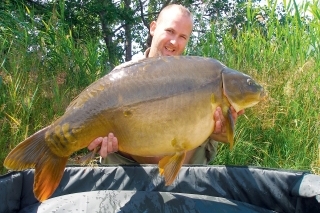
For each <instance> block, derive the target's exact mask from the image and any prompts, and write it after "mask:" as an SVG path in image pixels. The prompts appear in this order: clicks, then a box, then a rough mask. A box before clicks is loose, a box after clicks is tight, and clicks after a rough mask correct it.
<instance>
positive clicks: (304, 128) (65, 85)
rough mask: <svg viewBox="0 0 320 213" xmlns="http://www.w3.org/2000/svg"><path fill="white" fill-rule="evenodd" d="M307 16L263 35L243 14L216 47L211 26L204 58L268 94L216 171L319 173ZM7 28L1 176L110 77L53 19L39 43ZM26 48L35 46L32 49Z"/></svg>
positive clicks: (26, 28) (2, 51) (313, 54)
mask: <svg viewBox="0 0 320 213" xmlns="http://www.w3.org/2000/svg"><path fill="white" fill-rule="evenodd" d="M294 8H295V7H294V5H287V7H286V9H287V10H288V11H289V10H291V9H294ZM269 9H270V10H271V11H272V10H274V8H272V7H271V8H269ZM305 9H308V10H310V11H311V12H312V13H313V14H314V18H313V19H312V20H310V22H309V23H308V26H309V27H308V28H306V27H304V26H305V25H304V19H303V18H302V17H301V16H300V15H298V14H299V13H293V14H295V15H294V16H293V17H292V18H290V20H289V19H288V20H286V21H285V22H279V21H278V20H277V19H276V18H275V17H271V18H270V20H269V21H268V25H267V31H262V28H259V27H257V26H258V25H257V24H259V23H257V20H255V16H256V13H255V12H252V11H251V10H250V8H248V14H247V16H248V19H249V20H251V22H250V23H249V24H248V26H247V27H246V29H245V30H240V31H239V32H238V37H237V38H236V39H234V38H233V37H232V34H231V33H225V34H224V35H223V36H222V40H221V41H220V40H219V41H218V40H217V39H216V38H217V35H216V33H217V31H216V29H215V28H214V26H213V27H212V32H210V33H208V34H207V36H206V38H205V39H204V41H205V42H203V44H202V45H200V49H199V52H201V55H202V56H208V57H214V58H217V59H219V60H221V61H222V62H223V63H225V64H226V65H227V66H228V67H231V68H234V69H238V70H240V71H243V72H245V73H248V74H249V75H251V76H253V77H254V78H255V79H256V80H257V81H258V82H260V83H261V84H262V85H263V86H264V87H265V89H266V91H267V92H268V100H267V101H265V102H262V103H259V104H258V105H257V106H255V107H253V108H250V109H247V110H246V113H245V115H243V116H240V117H239V119H238V121H237V125H236V134H235V140H236V145H235V147H234V149H233V150H229V147H228V145H224V144H221V145H220V147H219V153H218V156H217V158H216V159H215V160H214V162H213V164H232V165H253V166H263V167H273V168H286V169H299V170H300V169H302V170H312V171H314V172H316V173H319V171H320V169H319V167H320V159H319V143H320V132H319V129H320V124H319V122H320V117H319V114H320V113H319V112H320V110H319V104H320V89H319V88H320V58H319V57H320V54H319V53H320V52H319V51H320V48H319V43H320V41H319V38H320V25H319V22H320V15H319V14H320V10H319V8H318V7H317V6H316V5H315V4H314V5H312V4H308V5H306V7H301V8H299V10H301V11H300V12H304V10H305ZM30 15H32V14H31V13H30ZM9 22H10V24H8V25H7V27H3V26H2V25H0V27H2V28H1V30H2V33H1V34H0V43H1V45H0V129H1V130H0V131H1V137H0V162H1V165H0V174H1V173H5V172H6V171H7V170H6V169H5V168H4V167H3V166H2V162H3V161H4V158H5V157H6V155H7V154H8V152H9V151H10V150H11V149H12V148H13V147H15V146H16V145H17V144H18V143H19V142H20V141H22V140H23V139H25V138H26V137H27V136H28V135H30V134H32V133H34V132H35V131H37V130H39V129H41V128H43V127H45V126H47V125H48V124H50V123H51V122H52V121H53V120H55V119H56V118H58V117H59V116H60V115H62V114H63V112H64V110H65V108H66V107H67V106H68V104H69V103H70V101H71V100H72V99H73V98H75V97H76V95H77V94H79V93H80V92H81V91H82V89H84V88H85V87H86V86H88V85H89V84H90V83H92V82H93V81H94V80H96V79H98V78H99V77H101V76H102V75H104V74H106V73H107V72H108V71H109V69H108V67H106V66H105V64H106V61H105V60H106V58H107V56H106V55H105V52H106V51H105V50H104V49H103V47H102V46H101V45H100V44H99V41H97V40H93V39H90V38H88V39H87V40H86V41H81V40H76V39H72V35H71V34H70V32H69V31H68V30H66V29H64V28H63V27H61V28H57V27H56V26H57V25H56V22H55V20H54V19H50V20H48V21H47V22H45V26H46V27H45V28H44V29H43V30H42V31H40V32H39V34H38V36H33V35H30V33H29V32H30V29H31V28H32V25H27V24H25V25H23V24H22V21H21V23H19V21H18V22H17V21H13V20H9V18H8V23H9ZM11 22H13V23H14V24H13V23H11ZM32 24H36V23H32ZM31 43H37V44H38V46H36V47H34V48H33V49H30V47H29V45H30V44H31ZM316 45H318V46H316ZM312 46H313V47H314V50H313V51H310V47H312Z"/></svg>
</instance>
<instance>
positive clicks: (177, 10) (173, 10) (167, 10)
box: [157, 4, 193, 24]
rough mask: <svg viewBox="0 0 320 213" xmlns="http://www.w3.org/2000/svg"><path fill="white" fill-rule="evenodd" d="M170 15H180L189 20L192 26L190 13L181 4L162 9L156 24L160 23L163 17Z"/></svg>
mask: <svg viewBox="0 0 320 213" xmlns="http://www.w3.org/2000/svg"><path fill="white" fill-rule="evenodd" d="M172 13H180V14H181V15H183V16H185V17H188V18H190V19H191V21H192V24H193V17H192V14H191V12H190V11H189V10H188V8H186V7H184V6H182V5H181V4H169V5H168V6H166V7H164V8H163V9H162V10H161V11H160V13H159V16H158V19H157V22H158V23H160V22H161V21H163V20H164V17H166V16H167V15H171V14H172Z"/></svg>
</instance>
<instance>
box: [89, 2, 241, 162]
mask: <svg viewBox="0 0 320 213" xmlns="http://www.w3.org/2000/svg"><path fill="white" fill-rule="evenodd" d="M192 28H193V18H192V15H191V13H190V11H189V10H188V9H187V8H185V7H183V6H182V5H177V4H172V5H169V6H167V7H165V8H164V9H163V10H162V11H161V12H160V14H159V16H158V19H157V21H153V22H152V23H151V24H150V35H151V36H152V43H151V47H150V48H148V49H147V50H146V52H145V54H144V57H158V56H177V55H182V54H183V52H184V49H185V47H186V45H187V44H188V41H189V38H190V35H191V32H192ZM129 63H132V62H129ZM121 67H122V65H120V66H118V67H116V68H115V69H118V68H121ZM231 110H232V116H233V118H234V120H236V119H237V116H238V114H237V113H236V112H235V110H234V109H233V108H232V109H231ZM242 113H243V111H241V112H239V114H242ZM214 120H215V121H216V122H215V128H214V133H213V134H212V135H211V136H210V137H209V138H208V139H207V140H206V141H205V142H204V143H203V144H202V145H201V146H200V147H198V148H196V149H194V150H191V151H188V152H187V154H186V158H185V160H184V164H207V163H209V162H210V161H211V160H212V159H213V158H214V157H215V155H216V152H217V146H218V143H217V142H216V141H215V140H218V141H221V142H226V141H227V138H226V134H225V129H224V125H223V122H224V118H223V116H222V111H221V108H220V107H217V109H216V112H215V114H214ZM98 146H101V149H100V151H99V153H100V155H101V157H102V158H104V161H102V163H108V164H119V163H121V164H128V163H142V164H157V163H158V162H159V160H160V159H161V158H162V156H158V157H141V156H133V155H130V154H128V153H120V152H117V151H118V140H117V138H116V137H115V136H114V135H113V133H109V134H108V136H107V137H100V138H97V139H95V140H94V141H92V142H91V144H90V145H89V146H88V149H89V150H93V149H94V148H96V147H98Z"/></svg>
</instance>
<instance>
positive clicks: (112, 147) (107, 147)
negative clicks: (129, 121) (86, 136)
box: [88, 132, 118, 158]
mask: <svg viewBox="0 0 320 213" xmlns="http://www.w3.org/2000/svg"><path fill="white" fill-rule="evenodd" d="M98 146H101V148H100V151H99V154H100V156H101V157H102V158H105V157H107V155H108V154H110V153H113V152H117V151H118V139H117V138H116V137H114V135H113V133H111V132H110V133H109V134H108V137H99V138H96V139H95V140H93V141H92V142H91V143H90V144H89V146H88V149H89V150H90V151H91V150H93V149H95V148H96V147H98Z"/></svg>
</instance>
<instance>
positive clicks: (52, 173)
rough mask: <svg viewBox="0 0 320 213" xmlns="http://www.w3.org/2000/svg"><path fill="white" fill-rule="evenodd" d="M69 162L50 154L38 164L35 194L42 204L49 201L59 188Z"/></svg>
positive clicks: (35, 175)
mask: <svg viewBox="0 0 320 213" xmlns="http://www.w3.org/2000/svg"><path fill="white" fill-rule="evenodd" d="M50 154H51V155H50ZM67 160H68V158H67V157H64V158H62V157H58V156H56V155H54V154H53V153H52V152H50V153H48V154H45V155H43V157H42V159H41V161H40V162H39V163H37V165H36V167H35V174H34V183H33V193H34V196H35V197H36V198H37V199H38V200H39V201H40V202H42V201H44V200H46V199H48V198H49V197H50V196H51V195H52V194H53V193H54V191H55V190H56V188H57V187H58V185H59V183H60V181H61V178H62V176H63V173H64V168H65V167H66V164H67Z"/></svg>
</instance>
